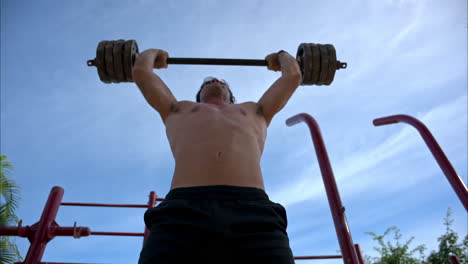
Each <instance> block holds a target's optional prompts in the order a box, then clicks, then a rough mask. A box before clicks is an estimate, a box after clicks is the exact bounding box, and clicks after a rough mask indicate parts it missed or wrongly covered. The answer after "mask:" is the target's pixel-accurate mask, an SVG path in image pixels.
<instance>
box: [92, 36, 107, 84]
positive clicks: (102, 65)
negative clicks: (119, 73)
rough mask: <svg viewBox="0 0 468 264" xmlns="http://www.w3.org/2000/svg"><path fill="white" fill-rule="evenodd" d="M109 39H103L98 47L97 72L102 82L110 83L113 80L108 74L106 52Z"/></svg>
mask: <svg viewBox="0 0 468 264" xmlns="http://www.w3.org/2000/svg"><path fill="white" fill-rule="evenodd" d="M106 44H107V41H106V40H103V41H101V42H99V44H98V47H97V49H96V60H95V61H96V62H95V63H96V68H97V72H98V75H99V79H101V81H102V82H104V83H110V82H111V81H110V80H109V76H108V75H107V71H106V60H105V57H106V54H105V52H104V51H105V47H106Z"/></svg>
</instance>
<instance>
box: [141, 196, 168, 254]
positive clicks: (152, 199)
mask: <svg viewBox="0 0 468 264" xmlns="http://www.w3.org/2000/svg"><path fill="white" fill-rule="evenodd" d="M159 200H164V199H158V195H157V194H156V192H154V191H152V192H150V194H149V198H148V205H147V207H148V209H150V208H153V207H154V204H155V203H156V201H159ZM148 236H149V230H148V228H146V225H145V235H144V237H143V245H144V244H145V241H146V239H147V238H148Z"/></svg>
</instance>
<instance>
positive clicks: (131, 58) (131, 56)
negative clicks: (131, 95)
mask: <svg viewBox="0 0 468 264" xmlns="http://www.w3.org/2000/svg"><path fill="white" fill-rule="evenodd" d="M137 53H138V45H137V42H136V41H135V40H133V39H132V40H127V42H125V45H124V48H123V68H124V72H125V76H126V77H127V81H128V82H133V73H132V69H133V64H134V63H135V58H136V54H137Z"/></svg>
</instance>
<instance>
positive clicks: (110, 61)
mask: <svg viewBox="0 0 468 264" xmlns="http://www.w3.org/2000/svg"><path fill="white" fill-rule="evenodd" d="M114 44H115V41H109V42H107V43H106V48H105V53H106V71H107V76H109V80H110V81H111V82H117V79H116V78H115V70H114V54H113V50H114Z"/></svg>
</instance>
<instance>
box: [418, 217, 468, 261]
mask: <svg viewBox="0 0 468 264" xmlns="http://www.w3.org/2000/svg"><path fill="white" fill-rule="evenodd" d="M451 216H452V209H451V208H449V209H448V210H447V215H446V217H445V218H444V225H445V228H446V229H445V234H443V235H442V236H440V237H439V238H438V239H437V240H438V241H439V248H438V251H435V250H433V251H432V252H431V254H430V255H429V256H428V257H427V263H430V264H450V261H449V256H450V255H455V256H457V257H458V260H459V261H460V263H468V235H465V238H464V239H463V242H461V243H458V238H459V237H458V234H457V233H455V231H453V229H452V228H451V226H452V224H453V221H454V220H453V219H452V218H451Z"/></svg>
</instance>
